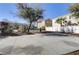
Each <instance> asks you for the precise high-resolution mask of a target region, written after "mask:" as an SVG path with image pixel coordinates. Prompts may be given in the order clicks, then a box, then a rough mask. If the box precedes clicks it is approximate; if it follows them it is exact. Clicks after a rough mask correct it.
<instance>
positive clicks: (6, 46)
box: [0, 34, 79, 55]
mask: <svg viewBox="0 0 79 59" xmlns="http://www.w3.org/2000/svg"><path fill="white" fill-rule="evenodd" d="M75 50H79V37H77V36H71V35H66V34H63V35H57V34H56V35H55V34H51V35H50V34H35V35H23V36H14V37H11V36H9V37H0V54H5V55H60V54H65V53H69V52H72V51H75Z"/></svg>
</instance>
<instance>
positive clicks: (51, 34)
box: [43, 32, 70, 36]
mask: <svg viewBox="0 0 79 59" xmlns="http://www.w3.org/2000/svg"><path fill="white" fill-rule="evenodd" d="M43 34H44V35H45V36H70V34H67V33H61V32H46V33H45V32H44V33H43Z"/></svg>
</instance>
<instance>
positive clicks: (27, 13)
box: [17, 3, 43, 32]
mask: <svg viewBox="0 0 79 59" xmlns="http://www.w3.org/2000/svg"><path fill="white" fill-rule="evenodd" d="M17 7H18V16H20V17H22V18H24V19H26V20H28V21H29V27H28V32H29V30H30V29H31V26H32V23H33V22H35V21H37V20H38V19H39V18H43V16H42V14H43V10H42V9H38V8H31V7H28V6H27V4H22V3H19V4H17Z"/></svg>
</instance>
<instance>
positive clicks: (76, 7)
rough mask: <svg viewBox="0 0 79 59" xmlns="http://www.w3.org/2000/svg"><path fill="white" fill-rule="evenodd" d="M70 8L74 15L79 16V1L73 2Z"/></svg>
mask: <svg viewBox="0 0 79 59" xmlns="http://www.w3.org/2000/svg"><path fill="white" fill-rule="evenodd" d="M69 10H70V12H71V13H72V16H75V17H76V18H79V3H75V4H72V5H71V6H70V7H69Z"/></svg>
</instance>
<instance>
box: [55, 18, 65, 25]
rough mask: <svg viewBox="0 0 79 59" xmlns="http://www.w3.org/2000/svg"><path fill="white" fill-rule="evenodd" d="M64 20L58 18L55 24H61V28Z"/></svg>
mask: <svg viewBox="0 0 79 59" xmlns="http://www.w3.org/2000/svg"><path fill="white" fill-rule="evenodd" d="M65 19H66V18H58V19H57V20H56V23H59V24H61V26H62V25H63V23H65Z"/></svg>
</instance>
